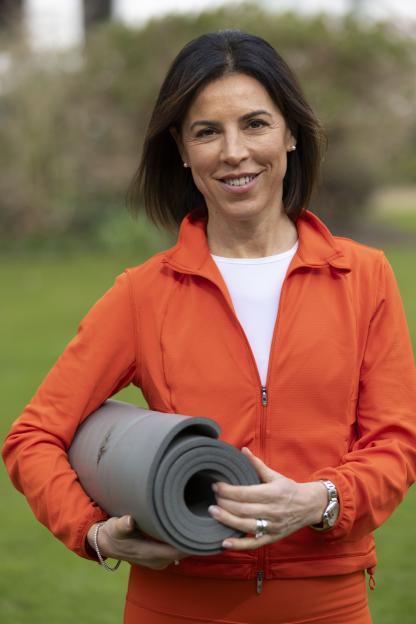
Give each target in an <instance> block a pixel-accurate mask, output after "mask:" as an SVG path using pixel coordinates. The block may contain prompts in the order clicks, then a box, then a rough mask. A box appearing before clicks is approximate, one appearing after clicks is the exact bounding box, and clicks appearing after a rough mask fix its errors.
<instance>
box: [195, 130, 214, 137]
mask: <svg viewBox="0 0 416 624" xmlns="http://www.w3.org/2000/svg"><path fill="white" fill-rule="evenodd" d="M215 133H216V130H215V128H210V127H207V128H202V130H199V131H198V132H197V133H196V136H197V137H198V138H206V137H211V136H213V135H214V134H215Z"/></svg>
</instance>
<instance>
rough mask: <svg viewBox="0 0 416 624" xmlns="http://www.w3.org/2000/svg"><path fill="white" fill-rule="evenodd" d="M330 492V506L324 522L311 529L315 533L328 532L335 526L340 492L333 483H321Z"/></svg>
mask: <svg viewBox="0 0 416 624" xmlns="http://www.w3.org/2000/svg"><path fill="white" fill-rule="evenodd" d="M321 483H323V484H324V486H325V487H326V489H327V491H328V505H327V506H326V508H325V510H324V513H323V514H322V520H321V522H320V523H319V524H311V528H312V529H314V530H315V531H326V530H327V529H330V528H331V527H333V526H334V524H335V522H336V521H337V518H338V514H339V500H338V492H337V488H336V487H335V485H334V484H333V483H332V481H328V480H327V481H321Z"/></svg>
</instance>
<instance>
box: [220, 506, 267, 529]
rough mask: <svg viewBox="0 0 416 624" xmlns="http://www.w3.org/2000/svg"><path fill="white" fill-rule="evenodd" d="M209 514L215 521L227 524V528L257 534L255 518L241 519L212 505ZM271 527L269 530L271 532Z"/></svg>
mask: <svg viewBox="0 0 416 624" xmlns="http://www.w3.org/2000/svg"><path fill="white" fill-rule="evenodd" d="M208 511H209V513H210V514H211V515H212V517H213V518H215V520H218V522H221V523H222V524H225V525H226V526H229V527H231V528H232V529H235V530H236V531H241V533H255V532H256V529H257V521H256V520H255V519H254V518H241V517H238V516H235V515H234V514H231V513H230V512H228V511H226V510H225V509H222V508H221V507H218V506H217V505H210V506H209V507H208ZM270 528H271V527H270V525H269V530H270Z"/></svg>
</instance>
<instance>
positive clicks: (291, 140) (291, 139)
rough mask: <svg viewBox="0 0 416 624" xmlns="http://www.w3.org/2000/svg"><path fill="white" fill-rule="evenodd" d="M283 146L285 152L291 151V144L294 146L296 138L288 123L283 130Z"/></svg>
mask: <svg viewBox="0 0 416 624" xmlns="http://www.w3.org/2000/svg"><path fill="white" fill-rule="evenodd" d="M285 146H286V151H287V152H291V151H292V150H293V146H295V147H296V138H295V136H294V134H293V132H292V131H291V129H290V128H289V126H288V125H287V126H286V132H285Z"/></svg>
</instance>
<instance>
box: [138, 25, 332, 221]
mask: <svg viewBox="0 0 416 624" xmlns="http://www.w3.org/2000/svg"><path fill="white" fill-rule="evenodd" d="M228 73H243V74H247V75H248V76H252V77H253V78H255V79H256V80H258V81H259V82H260V83H261V84H262V85H263V86H264V87H265V89H266V90H267V91H268V93H269V95H270V96H271V98H272V99H273V101H274V102H275V104H276V105H277V107H278V108H279V110H280V111H281V113H282V115H283V116H284V118H285V120H286V123H287V125H288V127H289V129H290V131H291V133H292V135H293V136H294V137H295V139H296V146H297V149H296V151H294V152H290V153H289V154H288V166H287V171H286V175H285V178H284V180H283V205H284V209H285V211H286V213H287V215H288V216H289V217H290V218H291V219H292V221H296V219H297V218H298V217H299V215H300V214H301V212H302V210H304V209H305V208H306V207H307V206H308V203H309V201H310V198H311V194H312V190H313V187H314V184H315V181H316V178H317V175H318V171H319V165H320V160H321V151H322V146H323V139H324V133H323V130H322V127H321V125H320V123H319V121H318V119H317V118H316V116H315V114H314V113H313V111H312V109H311V107H310V106H309V104H308V103H307V102H306V100H305V98H304V96H303V93H302V90H301V88H300V86H299V83H298V81H297V79H296V77H295V75H294V74H293V72H292V71H291V69H290V68H289V67H288V65H287V64H286V62H285V61H284V60H283V59H282V57H281V56H280V55H279V54H278V53H277V52H276V50H275V49H274V48H273V47H272V46H271V45H270V44H269V43H267V41H265V40H264V39H261V38H260V37H257V36H255V35H251V34H248V33H246V32H242V31H240V30H223V31H219V32H212V33H207V34H205V35H202V36H201V37H198V38H197V39H194V40H192V41H190V42H189V43H188V44H187V45H186V46H185V47H184V48H183V49H182V50H181V51H180V52H179V54H178V55H177V57H176V58H175V59H174V61H173V63H172V65H171V67H170V69H169V70H168V73H167V75H166V78H165V80H164V82H163V84H162V87H161V89H160V92H159V96H158V98H157V101H156V105H155V107H154V110H153V113H152V116H151V119H150V123H149V126H148V128H147V132H146V135H145V138H144V145H143V152H142V157H141V162H140V165H139V168H138V170H137V172H136V174H135V176H134V178H133V180H132V182H131V184H130V187H129V192H128V200H129V204H130V206H131V208H132V210H133V212H137V211H138V208H139V205H140V201H141V200H143V201H144V206H145V209H146V213H147V214H148V216H149V217H150V218H151V219H152V221H153V222H154V223H156V224H159V225H163V226H167V227H169V226H171V225H173V224H175V225H176V224H179V223H180V222H181V221H182V219H183V217H184V216H185V215H186V214H188V213H189V212H191V211H193V212H196V213H197V214H199V215H206V214H207V208H206V204H205V200H204V197H203V195H202V194H201V193H200V192H199V190H198V189H197V187H196V186H195V184H194V182H193V179H192V173H191V171H190V169H184V167H183V164H182V161H181V158H180V156H179V152H178V149H177V146H176V143H175V141H174V139H173V137H172V134H171V132H170V129H171V128H172V127H174V128H176V129H177V131H178V132H180V130H181V126H182V120H183V119H184V117H185V115H186V112H187V111H188V109H189V106H190V105H191V102H192V101H193V99H194V97H195V96H196V94H197V92H198V91H199V90H200V89H201V88H202V87H204V86H205V85H207V84H208V83H209V82H211V81H213V80H215V79H217V78H220V77H221V76H224V75H225V74H228Z"/></svg>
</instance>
